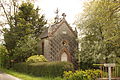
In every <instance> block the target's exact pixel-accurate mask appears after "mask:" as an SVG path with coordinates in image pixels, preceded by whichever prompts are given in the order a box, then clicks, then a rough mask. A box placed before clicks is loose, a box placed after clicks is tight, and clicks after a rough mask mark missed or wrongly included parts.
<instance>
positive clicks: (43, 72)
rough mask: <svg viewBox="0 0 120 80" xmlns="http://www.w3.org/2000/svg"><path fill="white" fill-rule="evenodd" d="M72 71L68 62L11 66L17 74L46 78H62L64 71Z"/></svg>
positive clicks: (71, 66)
mask: <svg viewBox="0 0 120 80" xmlns="http://www.w3.org/2000/svg"><path fill="white" fill-rule="evenodd" d="M73 69H74V68H73V64H72V63H68V62H40V63H16V64H14V65H13V70H15V71H17V72H22V73H27V74H31V75H34V76H47V77H58V76H61V77H62V76H63V73H64V71H70V70H73Z"/></svg>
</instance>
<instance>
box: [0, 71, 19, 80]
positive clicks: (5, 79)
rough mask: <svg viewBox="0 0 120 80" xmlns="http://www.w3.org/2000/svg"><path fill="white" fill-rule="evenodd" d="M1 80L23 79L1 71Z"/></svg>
mask: <svg viewBox="0 0 120 80" xmlns="http://www.w3.org/2000/svg"><path fill="white" fill-rule="evenodd" d="M0 80H21V79H18V78H16V77H14V76H11V75H9V74H6V73H3V72H0Z"/></svg>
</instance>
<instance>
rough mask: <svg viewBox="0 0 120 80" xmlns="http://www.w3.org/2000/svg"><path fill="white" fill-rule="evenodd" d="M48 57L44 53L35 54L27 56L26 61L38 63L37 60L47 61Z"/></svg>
mask: <svg viewBox="0 0 120 80" xmlns="http://www.w3.org/2000/svg"><path fill="white" fill-rule="evenodd" d="M46 61H47V59H46V58H45V57H44V56H43V55H33V56H30V57H29V58H27V60H26V62H29V63H37V62H46Z"/></svg>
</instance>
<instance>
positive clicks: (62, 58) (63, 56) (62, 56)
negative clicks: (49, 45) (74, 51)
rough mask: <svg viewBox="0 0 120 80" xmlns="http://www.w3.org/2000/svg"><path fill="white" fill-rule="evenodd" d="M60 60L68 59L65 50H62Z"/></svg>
mask: <svg viewBox="0 0 120 80" xmlns="http://www.w3.org/2000/svg"><path fill="white" fill-rule="evenodd" d="M61 61H68V55H67V54H66V52H63V53H62V55H61Z"/></svg>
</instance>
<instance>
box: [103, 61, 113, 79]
mask: <svg viewBox="0 0 120 80" xmlns="http://www.w3.org/2000/svg"><path fill="white" fill-rule="evenodd" d="M104 66H105V67H108V78H109V80H111V67H115V63H109V64H104Z"/></svg>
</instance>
